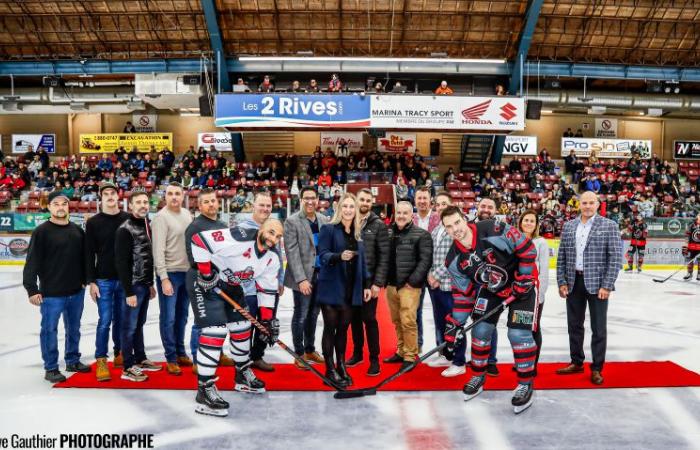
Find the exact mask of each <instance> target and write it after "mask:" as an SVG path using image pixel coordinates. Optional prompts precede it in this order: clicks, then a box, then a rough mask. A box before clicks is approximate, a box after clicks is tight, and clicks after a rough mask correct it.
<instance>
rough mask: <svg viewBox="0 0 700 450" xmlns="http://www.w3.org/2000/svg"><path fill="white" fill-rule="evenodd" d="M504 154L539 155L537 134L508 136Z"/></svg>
mask: <svg viewBox="0 0 700 450" xmlns="http://www.w3.org/2000/svg"><path fill="white" fill-rule="evenodd" d="M503 154H504V155H508V156H518V155H524V156H537V136H510V135H508V136H506V143H505V144H504V145H503Z"/></svg>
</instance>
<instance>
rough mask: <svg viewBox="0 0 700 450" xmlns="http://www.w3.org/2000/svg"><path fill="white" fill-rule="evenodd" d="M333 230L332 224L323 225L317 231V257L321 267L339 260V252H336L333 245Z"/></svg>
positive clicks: (331, 264)
mask: <svg viewBox="0 0 700 450" xmlns="http://www.w3.org/2000/svg"><path fill="white" fill-rule="evenodd" d="M333 231H334V227H333V226H332V225H323V226H322V227H321V229H320V230H319V233H318V257H319V259H320V261H321V267H324V266H326V267H328V266H333V265H335V264H336V263H337V262H338V261H339V260H340V253H336V252H334V251H333V250H335V248H334V246H333Z"/></svg>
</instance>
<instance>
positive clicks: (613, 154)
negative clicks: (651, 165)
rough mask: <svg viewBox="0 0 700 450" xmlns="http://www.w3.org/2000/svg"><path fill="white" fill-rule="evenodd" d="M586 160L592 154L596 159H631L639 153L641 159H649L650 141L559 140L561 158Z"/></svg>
mask: <svg viewBox="0 0 700 450" xmlns="http://www.w3.org/2000/svg"><path fill="white" fill-rule="evenodd" d="M571 152H575V154H576V156H580V157H583V158H587V157H589V156H591V155H592V154H594V155H595V156H597V157H598V158H631V157H632V155H634V154H635V153H639V156H640V157H641V158H642V159H650V158H651V141H650V140H644V139H595V138H561V156H562V157H563V156H569V154H570V153H571Z"/></svg>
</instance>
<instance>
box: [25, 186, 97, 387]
mask: <svg viewBox="0 0 700 450" xmlns="http://www.w3.org/2000/svg"><path fill="white" fill-rule="evenodd" d="M49 212H50V213H51V218H50V219H49V220H48V221H47V222H45V223H43V224H41V225H39V226H38V227H36V229H35V230H34V232H33V233H32V238H31V241H30V242H29V251H28V253H27V261H26V264H25V266H24V274H23V284H24V288H25V289H26V290H27V295H28V296H29V302H30V303H31V304H32V305H35V306H39V307H40V311H41V334H40V342H41V357H42V359H43V360H44V370H46V374H45V375H44V379H46V380H47V381H50V382H52V383H58V382H61V381H66V377H65V376H64V375H63V374H62V373H61V372H60V371H59V370H58V321H59V320H60V319H61V315H63V323H64V324H65V331H66V352H65V359H66V371H68V372H89V371H90V367H88V366H86V365H85V364H83V363H81V362H80V319H81V317H82V315H83V305H84V297H85V289H84V287H85V263H84V257H85V254H84V245H85V233H84V232H83V230H82V229H81V228H80V227H79V226H77V225H76V224H74V223H72V222H70V221H69V215H68V197H67V196H66V194H64V193H63V192H60V191H57V192H52V193H51V194H50V195H49ZM37 278H38V280H39V283H40V285H41V287H39V285H38V284H37Z"/></svg>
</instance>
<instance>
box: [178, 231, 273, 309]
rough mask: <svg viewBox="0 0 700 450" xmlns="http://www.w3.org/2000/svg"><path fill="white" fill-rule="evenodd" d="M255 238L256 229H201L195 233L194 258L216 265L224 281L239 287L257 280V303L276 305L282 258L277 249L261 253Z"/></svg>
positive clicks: (192, 244)
mask: <svg viewBox="0 0 700 450" xmlns="http://www.w3.org/2000/svg"><path fill="white" fill-rule="evenodd" d="M256 238H257V230H251V229H246V228H239V227H234V228H230V229H224V230H209V231H201V232H199V233H196V234H194V235H193V236H192V242H191V243H190V245H191V246H192V258H193V259H194V262H195V263H211V264H212V265H213V266H215V267H216V270H218V272H219V275H218V276H219V279H220V280H221V281H223V282H224V283H228V284H232V285H237V286H239V285H242V284H244V283H246V282H249V281H251V280H252V281H254V282H255V287H256V291H257V296H258V305H259V306H261V307H266V308H274V306H275V294H277V288H278V286H279V281H278V280H277V274H278V272H279V268H280V258H279V256H278V255H277V253H276V252H275V251H274V249H273V250H267V251H265V252H263V253H260V252H259V251H258V247H257V245H256V241H257V239H256Z"/></svg>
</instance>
